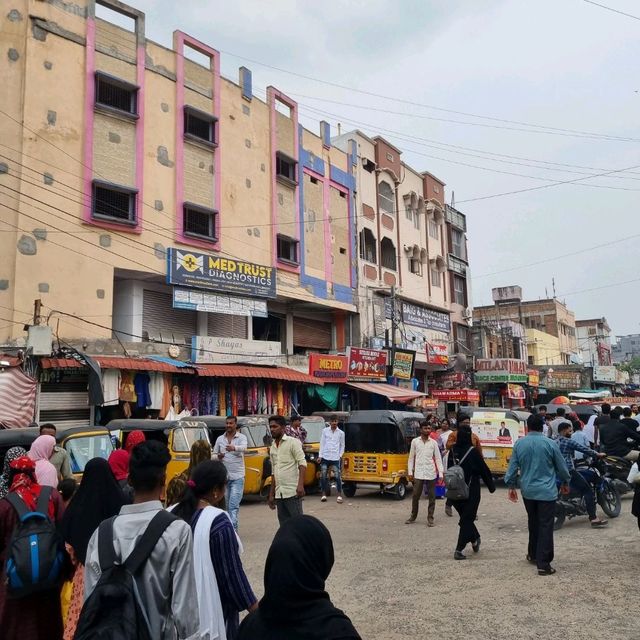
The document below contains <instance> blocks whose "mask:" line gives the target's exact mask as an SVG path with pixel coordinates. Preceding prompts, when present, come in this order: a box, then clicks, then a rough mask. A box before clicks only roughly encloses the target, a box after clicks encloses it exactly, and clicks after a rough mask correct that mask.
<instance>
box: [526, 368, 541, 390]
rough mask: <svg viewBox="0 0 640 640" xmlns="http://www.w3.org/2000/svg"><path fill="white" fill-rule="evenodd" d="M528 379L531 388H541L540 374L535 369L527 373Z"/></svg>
mask: <svg viewBox="0 0 640 640" xmlns="http://www.w3.org/2000/svg"><path fill="white" fill-rule="evenodd" d="M527 377H528V378H529V386H530V387H539V386H540V373H539V372H538V371H536V370H535V369H529V370H528V371H527Z"/></svg>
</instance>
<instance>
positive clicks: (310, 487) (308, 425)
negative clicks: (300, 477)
mask: <svg viewBox="0 0 640 640" xmlns="http://www.w3.org/2000/svg"><path fill="white" fill-rule="evenodd" d="M326 426H327V423H326V422H325V420H324V418H323V417H322V416H319V415H316V414H314V415H312V416H307V417H303V418H302V427H303V428H304V429H305V431H306V432H307V438H306V440H305V441H304V444H303V445H302V448H303V449H304V454H305V458H306V459H307V470H306V472H305V474H304V487H305V490H307V491H308V492H309V493H316V492H317V491H318V490H319V488H320V484H319V483H320V466H319V465H318V455H319V454H320V438H321V437H322V430H323V429H324V428H325V427H326Z"/></svg>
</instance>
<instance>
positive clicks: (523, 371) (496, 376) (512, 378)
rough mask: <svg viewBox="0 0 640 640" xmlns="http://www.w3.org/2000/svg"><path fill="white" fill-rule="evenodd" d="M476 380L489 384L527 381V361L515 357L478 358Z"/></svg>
mask: <svg viewBox="0 0 640 640" xmlns="http://www.w3.org/2000/svg"><path fill="white" fill-rule="evenodd" d="M475 378H476V382H479V383H483V384H487V383H491V382H500V383H508V382H521V383H525V384H526V383H527V382H528V381H529V375H528V373H527V363H526V362H525V361H524V360H516V359H514V358H493V359H491V360H476V375H475Z"/></svg>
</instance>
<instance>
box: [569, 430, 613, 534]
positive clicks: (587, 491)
mask: <svg viewBox="0 0 640 640" xmlns="http://www.w3.org/2000/svg"><path fill="white" fill-rule="evenodd" d="M571 430H572V426H571V423H570V422H561V423H560V424H559V425H558V440H557V442H558V446H559V447H560V452H561V453H562V457H563V458H564V461H565V462H566V463H567V468H568V469H569V473H570V474H571V482H570V485H571V487H572V488H573V489H574V490H575V491H577V492H578V493H580V494H581V495H582V496H583V497H584V501H585V504H586V507H587V513H588V514H589V521H590V522H591V526H592V527H603V526H604V525H606V524H607V520H603V519H602V518H598V516H597V515H596V496H595V494H594V493H593V489H592V488H591V485H590V484H589V483H588V482H587V481H586V480H585V479H584V478H583V477H582V474H581V473H580V471H579V470H577V469H576V468H575V465H574V463H573V454H574V452H575V451H579V452H580V453H582V454H584V455H585V456H592V457H594V458H595V457H597V458H604V457H605V455H606V454H604V453H597V452H595V451H594V450H593V449H590V448H589V447H585V446H584V445H582V444H580V443H579V442H577V441H576V440H572V439H571V437H570V436H571Z"/></svg>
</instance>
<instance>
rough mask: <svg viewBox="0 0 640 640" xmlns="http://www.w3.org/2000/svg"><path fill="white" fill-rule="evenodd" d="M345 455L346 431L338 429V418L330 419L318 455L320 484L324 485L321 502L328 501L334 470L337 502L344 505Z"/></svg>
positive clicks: (323, 431) (332, 417)
mask: <svg viewBox="0 0 640 640" xmlns="http://www.w3.org/2000/svg"><path fill="white" fill-rule="evenodd" d="M343 455H344V431H343V430H342V429H338V418H337V416H331V417H330V418H329V426H328V427H325V428H324V429H323V430H322V435H321V436H320V452H319V454H318V464H319V465H320V483H321V485H322V498H320V501H321V502H326V501H327V495H328V494H329V493H330V487H329V470H330V469H331V468H333V475H334V478H335V481H336V490H337V492H338V498H337V500H336V501H337V502H339V503H342V501H343V498H342V475H341V470H342V456H343Z"/></svg>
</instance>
